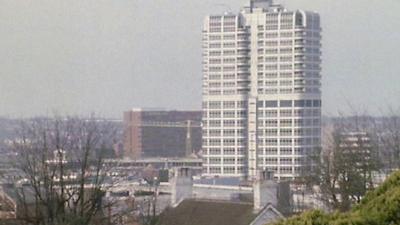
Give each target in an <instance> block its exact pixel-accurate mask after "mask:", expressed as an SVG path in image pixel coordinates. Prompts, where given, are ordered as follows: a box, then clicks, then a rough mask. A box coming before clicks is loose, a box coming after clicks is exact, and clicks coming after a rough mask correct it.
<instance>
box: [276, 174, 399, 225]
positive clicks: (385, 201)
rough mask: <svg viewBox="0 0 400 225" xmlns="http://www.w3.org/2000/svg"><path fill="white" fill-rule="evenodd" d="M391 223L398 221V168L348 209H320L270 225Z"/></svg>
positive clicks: (375, 224) (368, 224)
mask: <svg viewBox="0 0 400 225" xmlns="http://www.w3.org/2000/svg"><path fill="white" fill-rule="evenodd" d="M305 224H312V225H383V224H385V225H395V224H400V171H397V172H394V173H393V174H392V175H391V176H390V177H389V178H388V179H386V181H385V182H384V183H383V184H381V185H380V186H379V187H378V188H377V189H375V190H374V191H370V192H368V193H367V195H366V196H365V197H364V198H363V199H362V200H361V202H360V203H359V204H357V205H355V206H353V208H352V209H351V210H350V211H348V212H343V213H341V212H334V213H324V212H322V211H320V210H313V211H308V212H305V213H303V214H301V215H298V216H295V217H292V218H289V219H287V220H283V221H280V222H277V223H275V224H274V225H305Z"/></svg>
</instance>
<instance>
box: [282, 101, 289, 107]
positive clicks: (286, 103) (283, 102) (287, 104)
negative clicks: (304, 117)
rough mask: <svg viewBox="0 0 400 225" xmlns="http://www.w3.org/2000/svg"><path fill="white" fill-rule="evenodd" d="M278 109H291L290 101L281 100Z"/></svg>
mask: <svg viewBox="0 0 400 225" xmlns="http://www.w3.org/2000/svg"><path fill="white" fill-rule="evenodd" d="M280 107H292V101H291V100H281V101H280Z"/></svg>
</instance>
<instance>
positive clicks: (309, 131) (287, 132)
mask: <svg viewBox="0 0 400 225" xmlns="http://www.w3.org/2000/svg"><path fill="white" fill-rule="evenodd" d="M320 134H321V130H320V129H319V128H301V129H280V130H278V129H258V131H257V135H258V136H259V137H263V136H267V137H274V136H278V135H279V136H292V135H294V136H319V135H320Z"/></svg>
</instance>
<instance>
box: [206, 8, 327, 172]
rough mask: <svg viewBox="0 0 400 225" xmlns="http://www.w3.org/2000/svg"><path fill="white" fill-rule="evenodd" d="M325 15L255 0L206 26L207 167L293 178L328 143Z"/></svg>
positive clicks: (211, 18) (209, 19)
mask: <svg viewBox="0 0 400 225" xmlns="http://www.w3.org/2000/svg"><path fill="white" fill-rule="evenodd" d="M320 41H321V28H320V20H319V15H318V14H317V13H314V12H307V11H302V10H296V11H289V10H287V9H285V8H284V7H283V6H281V5H276V4H273V2H272V0H251V1H250V6H247V7H244V8H243V9H242V10H241V12H240V13H238V14H233V13H225V14H223V15H210V16H207V17H206V18H205V20H204V26H203V107H202V108H203V156H204V157H203V159H204V162H203V165H204V174H205V175H210V176H216V175H218V176H240V177H247V178H249V179H251V178H254V176H255V175H256V173H257V171H258V170H261V169H267V170H271V171H274V173H275V176H276V177H278V178H280V179H293V178H295V177H297V176H298V175H299V174H300V172H301V169H302V164H303V161H304V158H305V157H306V155H307V153H308V152H311V151H313V149H315V148H319V147H320V142H321V90H320V87H321V83H320V80H321V66H320V65H321V42H320Z"/></svg>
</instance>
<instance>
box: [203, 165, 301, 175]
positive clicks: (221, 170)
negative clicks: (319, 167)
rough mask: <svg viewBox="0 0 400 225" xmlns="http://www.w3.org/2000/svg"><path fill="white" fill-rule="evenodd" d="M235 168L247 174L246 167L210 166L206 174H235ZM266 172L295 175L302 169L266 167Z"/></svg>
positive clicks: (238, 171)
mask: <svg viewBox="0 0 400 225" xmlns="http://www.w3.org/2000/svg"><path fill="white" fill-rule="evenodd" d="M235 168H237V170H236V171H237V173H244V172H245V167H243V166H239V167H222V168H221V167H213V166H210V167H209V168H208V171H207V168H206V169H205V171H204V172H205V173H207V172H208V173H210V174H235ZM265 169H266V170H269V171H274V172H275V174H292V173H293V172H294V173H300V172H301V167H296V166H295V167H291V166H290V167H288V166H281V167H278V166H266V167H265Z"/></svg>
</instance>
